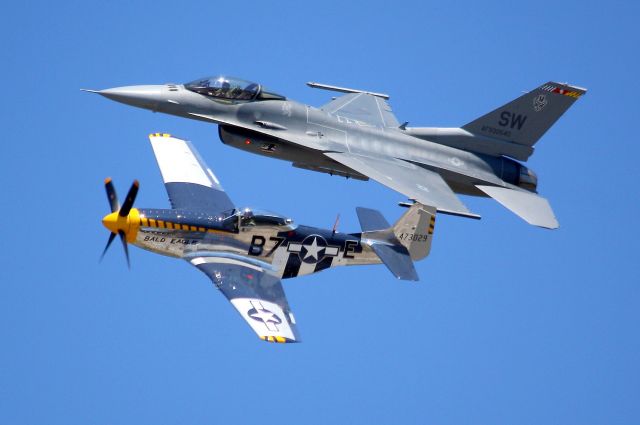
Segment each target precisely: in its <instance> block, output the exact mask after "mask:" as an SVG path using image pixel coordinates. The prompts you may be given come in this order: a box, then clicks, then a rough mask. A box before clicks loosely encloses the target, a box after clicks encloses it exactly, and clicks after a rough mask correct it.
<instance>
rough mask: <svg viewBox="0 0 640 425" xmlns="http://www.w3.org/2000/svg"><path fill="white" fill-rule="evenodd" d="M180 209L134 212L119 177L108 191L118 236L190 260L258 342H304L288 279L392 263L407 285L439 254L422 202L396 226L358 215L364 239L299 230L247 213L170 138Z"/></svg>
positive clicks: (169, 182)
mask: <svg viewBox="0 0 640 425" xmlns="http://www.w3.org/2000/svg"><path fill="white" fill-rule="evenodd" d="M149 139H150V141H151V146H152V148H153V152H154V154H155V157H156V160H157V162H158V166H159V167H160V172H161V174H162V179H163V180H164V185H165V189H166V190H167V193H168V195H169V200H170V202H171V206H172V208H171V209H147V208H140V209H138V208H133V204H134V202H135V198H136V195H137V193H138V186H139V185H138V182H137V181H135V182H134V183H133V185H132V186H131V188H130V189H129V192H128V193H127V196H126V199H125V201H124V203H123V204H122V205H120V204H119V202H118V198H117V196H116V192H115V189H114V187H113V183H112V182H111V179H106V180H105V188H106V192H107V197H108V199H109V204H110V207H111V213H110V214H108V215H106V216H105V217H104V218H103V220H102V223H103V224H104V226H105V227H106V228H107V229H108V230H109V231H110V232H111V234H110V236H109V240H108V241H107V245H106V247H105V249H104V251H103V253H102V255H103V256H104V254H105V253H106V252H107V249H108V248H109V246H110V245H111V243H112V242H113V240H114V239H115V238H116V236H119V237H120V239H121V241H122V244H123V246H124V250H125V254H126V258H127V264H128V263H129V249H128V244H129V243H132V244H134V245H136V246H138V247H140V248H143V249H146V250H149V251H152V252H155V253H158V254H162V255H167V256H170V257H176V258H182V259H184V260H186V261H188V262H189V263H191V264H192V265H194V266H195V267H197V268H198V269H200V270H201V271H202V272H204V273H205V274H206V275H207V276H208V277H209V278H210V279H211V281H212V283H213V284H214V286H215V287H216V288H218V289H219V290H220V292H222V294H223V295H224V296H225V297H226V298H227V299H228V300H229V301H230V302H231V304H232V305H233V306H234V307H235V308H236V310H238V312H239V313H240V315H241V316H242V317H243V318H244V319H245V320H246V321H247V323H248V324H249V325H250V326H251V328H252V329H253V330H254V331H255V333H256V334H258V336H259V337H260V338H261V339H263V340H265V341H269V342H299V341H300V336H299V334H298V331H297V328H296V325H295V319H294V317H293V314H292V313H291V309H290V308H289V304H288V302H287V299H286V297H285V294H284V290H283V288H282V284H281V282H280V280H281V279H287V278H292V277H296V276H302V275H306V274H311V273H316V272H319V271H322V270H325V269H328V268H330V267H337V266H350V265H366V264H380V263H384V264H385V265H386V266H387V268H388V269H389V270H390V271H391V272H392V273H393V274H394V276H396V277H397V278H398V279H405V280H418V275H417V273H416V270H415V268H414V266H413V261H415V260H419V259H422V258H425V257H426V256H427V255H428V254H429V251H430V250H431V243H432V240H433V230H434V226H435V216H436V209H435V208H433V207H429V206H425V205H421V204H420V203H417V202H416V203H414V204H412V205H410V206H408V210H407V211H406V212H405V214H404V215H402V217H400V219H399V220H398V221H397V222H396V223H395V224H394V225H393V226H391V225H389V223H387V221H386V220H385V218H384V217H383V216H382V214H380V212H378V211H375V210H371V209H367V208H358V209H357V210H356V212H357V214H358V219H359V221H360V225H361V227H362V232H360V233H350V234H346V233H340V232H338V231H337V230H336V228H335V226H334V229H333V230H325V229H319V228H315V227H309V226H303V225H296V224H294V222H293V221H292V220H291V219H289V218H286V217H283V216H281V215H279V214H275V213H271V212H264V211H258V210H254V209H249V208H241V209H238V208H236V207H235V206H234V204H233V203H232V201H231V199H230V198H229V196H228V195H227V194H226V193H225V192H224V190H223V189H222V186H221V185H220V183H219V181H218V179H217V178H216V176H215V175H214V174H213V172H212V171H211V169H210V168H208V167H207V165H206V164H205V163H204V161H203V160H202V158H201V157H200V155H198V153H197V151H196V150H195V149H194V148H193V146H192V145H191V143H189V142H187V141H184V140H181V139H178V138H175V137H171V136H170V135H168V134H159V133H158V134H152V135H150V136H149Z"/></svg>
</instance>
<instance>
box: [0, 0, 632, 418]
mask: <svg viewBox="0 0 640 425" xmlns="http://www.w3.org/2000/svg"><path fill="white" fill-rule="evenodd" d="M3 9H4V10H3V13H2V15H1V16H0V24H1V25H0V36H2V40H3V42H2V44H1V45H0V55H1V56H0V59H2V61H1V63H2V66H1V67H0V77H2V81H3V87H2V91H3V102H2V103H0V112H1V116H2V117H3V118H2V121H3V126H2V127H3V128H2V130H3V132H2V134H3V143H2V146H3V147H2V152H3V154H2V155H1V156H0V159H1V161H2V167H0V173H1V176H2V180H1V181H2V186H3V197H2V198H3V201H2V206H3V211H4V224H3V228H4V232H3V242H2V243H1V244H0V258H2V267H1V268H0V341H2V344H1V346H0V347H1V349H0V365H1V366H0V423H2V424H66V425H68V424H86V423H91V424H184V423H239V424H243V423H256V422H260V423H266V424H271V423H278V424H281V423H309V424H326V423H330V422H336V423H351V424H365V423H367V424H368V423H407V424H414V423H415V424H423V423H437V424H468V423H490V424H513V423H518V424H535V425H540V424H552V423H553V424H556V423H557V424H564V425H568V424H581V425H583V424H633V423H638V422H639V421H640V403H638V400H639V399H640V366H639V363H638V358H640V337H639V333H638V323H639V319H640V312H639V311H640V310H639V308H638V306H639V305H640V290H639V284H640V280H639V279H638V272H639V271H640V270H639V265H638V248H637V245H636V241H637V240H638V236H640V235H639V231H638V225H637V217H638V215H639V213H640V208H639V202H638V201H639V199H638V190H637V180H638V178H639V177H640V173H639V172H638V168H637V163H638V162H637V157H638V156H639V155H640V150H639V149H638V147H637V146H638V144H637V140H636V139H637V137H636V135H635V131H634V129H635V127H636V125H635V124H636V122H637V114H638V100H637V97H638V89H639V83H638V77H637V76H638V73H639V71H640V69H639V68H640V67H639V66H638V58H637V45H638V42H639V41H640V31H639V30H638V29H637V24H636V22H635V21H636V20H637V17H638V16H639V15H640V7H639V6H638V5H637V4H636V3H633V2H608V3H607V4H606V5H605V4H602V3H598V2H592V3H586V4H585V3H584V2H457V3H456V5H449V4H446V2H396V3H393V4H391V3H389V2H366V3H365V2H363V3H361V4H356V3H352V2H331V1H328V2H321V3H315V4H304V3H302V2H278V3H274V2H234V3H229V4H212V3H211V2H200V3H187V4H180V5H176V4H171V3H169V2H163V1H155V2H136V3H133V2H89V1H83V2H79V1H77V2H63V3H61V4H58V3H51V2H41V3H37V2H30V3H28V4H27V3H17V2H11V3H8V4H6V5H5V6H4V8H3ZM218 73H226V74H230V75H236V76H240V77H243V78H246V79H251V80H256V81H259V82H261V83H263V84H265V85H267V86H268V87H270V88H271V89H273V90H274V91H277V92H281V93H283V94H286V95H287V96H289V97H291V98H293V99H296V100H299V101H303V102H306V103H309V104H313V105H321V104H322V103H324V102H326V101H327V100H328V98H329V96H330V94H329V93H326V92H322V91H315V90H312V89H309V88H307V87H306V86H305V84H304V83H305V82H306V81H320V82H326V83H330V84H336V85H343V86H352V87H358V88H364V89H368V90H372V91H380V92H386V93H390V94H391V104H392V106H393V108H394V111H395V113H396V114H397V116H398V117H399V119H400V120H401V121H404V120H406V121H409V122H410V123H411V124H412V125H416V126H418V125H422V126H459V125H462V124H464V123H466V122H468V121H470V120H472V119H474V118H476V117H478V116H480V115H482V114H484V113H485V112H487V111H489V110H491V109H493V108H495V107H497V106H499V105H501V104H503V103H505V102H506V101H508V100H510V99H512V98H514V97H516V96H518V95H519V94H520V93H521V91H523V90H529V89H531V88H534V87H536V86H537V85H539V84H540V83H543V82H546V81H549V80H556V81H568V82H570V83H573V84H577V85H580V86H584V87H587V88H588V89H589V92H588V94H587V95H586V96H585V97H583V98H581V99H580V100H579V101H578V102H577V103H576V104H575V105H574V106H573V108H572V109H571V110H569V111H568V113H567V114H566V115H565V116H564V117H563V118H562V119H561V120H560V121H559V122H558V123H557V124H556V125H555V126H554V127H553V128H552V129H551V130H550V131H549V132H548V133H547V135H545V137H544V138H543V139H542V141H541V142H540V143H539V145H537V151H536V154H535V156H534V157H533V158H532V159H531V161H529V163H528V165H529V166H531V168H533V169H534V170H536V172H537V173H538V175H539V176H540V186H539V189H540V192H541V193H542V194H543V195H544V196H546V197H547V198H549V200H550V201H551V203H552V205H553V206H554V209H555V211H556V215H557V216H558V218H559V221H560V223H561V228H560V229H559V230H557V231H545V230H542V229H538V228H533V227H530V226H528V225H526V224H525V223H524V222H522V221H520V220H519V219H518V218H517V217H515V216H514V215H513V214H511V213H510V212H508V211H506V210H505V209H503V208H502V207H501V206H499V205H498V204H497V203H495V202H492V201H490V200H487V199H476V198H465V199H464V202H465V203H466V204H467V205H469V206H470V208H471V209H472V210H473V211H474V212H477V213H480V214H482V216H483V219H482V220H481V221H473V220H465V219H462V218H456V217H448V216H441V217H439V219H438V222H437V226H436V237H435V242H434V245H433V250H432V254H431V256H430V257H429V258H427V259H426V260H424V261H422V262H420V263H418V264H417V269H418V272H419V274H420V276H421V279H422V280H421V282H420V283H419V284H408V283H403V282H398V281H396V280H395V279H394V278H393V277H392V276H391V274H390V273H389V272H388V271H387V270H386V269H385V268H384V267H382V266H375V267H353V268H344V269H333V270H329V271H326V272H323V273H321V274H318V275H315V276H308V277H303V278H299V279H295V280H289V281H286V282H285V290H286V291H287V294H288V298H289V302H290V304H291V305H292V308H293V310H294V311H295V313H296V318H297V320H298V323H299V328H300V331H301V333H302V336H303V338H304V342H303V343H302V344H297V345H287V346H280V345H271V344H265V343H262V342H261V341H259V340H258V339H257V338H256V337H255V336H254V335H253V333H252V332H251V331H250V329H249V328H248V327H247V326H246V324H245V323H244V322H243V321H242V320H241V319H240V317H238V315H237V313H236V312H235V311H234V310H233V309H232V308H231V306H230V305H228V303H227V301H226V300H225V299H224V298H223V297H222V296H221V294H219V293H217V292H216V291H215V289H214V288H213V287H212V286H211V284H210V283H209V281H208V280H207V279H206V277H205V276H204V275H202V274H201V273H199V272H198V271H197V270H195V269H193V268H192V267H190V266H189V265H188V264H186V263H184V262H180V261H177V260H173V259H169V258H163V257H159V256H156V255H153V254H151V253H148V252H144V251H141V250H138V249H135V248H133V249H132V252H131V259H132V269H131V271H128V270H127V268H126V264H125V261H124V256H123V254H122V252H120V251H121V250H120V249H119V247H118V246H114V247H113V249H112V250H111V251H110V252H109V253H108V255H107V256H106V258H105V260H104V261H103V262H102V263H101V264H99V263H98V257H99V255H100V252H101V250H102V248H103V246H104V243H105V241H106V239H107V236H108V233H107V231H106V230H105V229H104V228H103V227H102V225H101V223H100V219H101V218H102V216H103V215H104V214H105V213H107V212H108V204H107V200H106V197H105V195H104V189H103V183H102V181H103V179H104V178H105V177H106V176H112V177H113V178H114V181H115V183H116V187H117V188H118V190H119V191H120V192H121V193H124V192H125V191H126V189H127V188H128V186H129V185H130V184H131V181H132V180H133V179H134V178H137V179H139V180H140V182H141V190H140V194H139V196H138V199H137V201H136V205H137V206H140V207H164V206H167V205H168V203H167V197H166V193H165V192H164V188H163V185H162V183H161V178H160V174H159V172H158V170H157V168H156V165H155V161H154V159H153V156H152V152H151V148H150V146H149V143H148V141H147V134H148V133H151V132H158V131H160V132H169V133H172V134H175V135H177V136H181V137H184V138H187V139H189V140H191V141H192V142H193V143H194V144H195V145H196V146H197V148H198V149H199V150H200V152H201V154H202V155H203V157H204V158H205V159H206V161H207V162H208V163H209V165H210V166H211V167H212V168H213V169H214V170H215V172H216V174H217V175H218V176H219V178H220V179H221V180H222V183H223V185H224V186H225V188H226V189H227V191H228V192H229V194H230V196H231V197H232V199H233V200H234V201H235V202H236V203H237V204H238V205H255V206H260V207H263V208H267V209H270V210H275V211H279V212H281V213H283V214H287V215H290V216H292V217H294V218H295V219H296V221H298V222H300V223H305V224H309V225H316V226H326V227H329V226H331V225H332V224H333V221H334V219H335V215H336V214H337V213H340V214H341V230H343V231H357V230H358V229H359V227H358V224H357V220H356V216H355V211H354V209H355V207H356V206H367V207H372V208H377V209H379V210H381V211H382V212H383V213H384V215H385V216H387V218H388V219H389V220H395V219H396V217H397V216H399V215H400V214H401V212H402V211H401V210H400V209H399V208H398V207H396V206H395V205H396V203H397V202H398V201H401V200H402V198H401V196H400V195H398V194H396V193H394V192H392V191H390V190H387V189H385V188H383V187H381V186H379V185H377V184H375V183H373V182H368V183H363V182H356V181H345V180H344V179H341V178H338V177H329V176H327V175H322V174H317V173H312V172H308V171H303V170H299V169H295V168H292V167H291V165H290V164H288V163H285V162H278V161H273V160H269V159H267V158H262V157H257V156H251V155H249V154H245V153H243V152H241V151H238V150H234V149H232V148H230V147H227V146H225V145H223V144H222V143H220V141H219V139H218V136H217V129H216V127H215V126H212V125H208V124H204V123H200V122H195V121H187V120H184V119H179V118H175V117H170V116H166V115H160V114H153V113H151V112H148V111H143V110H136V109H133V108H128V107H126V106H124V105H119V104H116V103H113V102H110V101H107V100H106V99H103V98H100V97H99V96H94V95H90V94H87V93H82V92H80V91H79V89H80V88H97V89H100V88H108V87H116V86H122V85H130V84H145V83H147V84H161V83H166V82H185V81H189V80H192V79H195V78H197V77H201V76H204V75H210V74H218Z"/></svg>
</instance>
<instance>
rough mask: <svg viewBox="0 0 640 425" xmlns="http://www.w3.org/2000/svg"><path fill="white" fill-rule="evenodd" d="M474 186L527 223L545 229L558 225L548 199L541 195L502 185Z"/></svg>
mask: <svg viewBox="0 0 640 425" xmlns="http://www.w3.org/2000/svg"><path fill="white" fill-rule="evenodd" d="M476 187H477V188H478V189H480V190H481V191H483V192H484V193H486V194H487V195H489V196H490V197H492V198H493V199H495V200H496V201H498V202H499V203H500V204H502V206H504V207H505V208H507V209H509V210H511V211H512V212H513V213H515V214H516V215H517V216H518V217H520V218H522V219H523V220H524V221H526V222H527V223H529V224H532V225H534V226H538V227H544V228H546V229H557V228H558V227H559V224H558V220H557V219H556V217H555V215H554V214H553V210H552V209H551V205H549V201H547V200H546V199H545V198H543V197H542V196H538V195H536V194H535V193H531V192H526V191H524V190H515V189H506V188H504V187H496V186H483V185H476Z"/></svg>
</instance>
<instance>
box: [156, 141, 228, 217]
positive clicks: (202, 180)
mask: <svg viewBox="0 0 640 425" xmlns="http://www.w3.org/2000/svg"><path fill="white" fill-rule="evenodd" d="M149 140H150V141H151V147H152V148H153V153H154V154H155V156H156V161H157V162H158V166H159V167H160V172H161V173H162V179H163V180H164V186H165V188H166V189H167V193H168V194H169V201H170V202H171V206H172V207H173V208H174V209H190V210H206V211H208V212H211V213H218V212H222V211H228V210H231V209H233V208H235V206H234V205H233V202H231V199H229V196H227V194H226V192H225V191H224V189H223V188H222V186H221V185H220V182H219V181H218V179H217V178H216V176H215V175H214V174H213V172H212V171H211V169H210V168H209V167H207V165H206V164H205V163H204V161H203V160H202V158H200V155H199V154H198V152H197V151H196V150H195V148H194V147H193V146H192V145H191V143H189V142H188V141H186V140H181V139H178V138H176V137H172V136H171V135H169V134H161V133H155V134H150V135H149Z"/></svg>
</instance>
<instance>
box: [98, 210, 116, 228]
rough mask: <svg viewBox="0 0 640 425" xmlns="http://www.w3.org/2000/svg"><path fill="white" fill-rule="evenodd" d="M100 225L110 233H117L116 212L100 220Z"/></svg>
mask: <svg viewBox="0 0 640 425" xmlns="http://www.w3.org/2000/svg"><path fill="white" fill-rule="evenodd" d="M102 225H103V226H104V227H106V228H107V230H109V231H110V232H111V233H118V212H117V211H116V212H112V213H111V214H107V215H105V216H104V217H103V218H102Z"/></svg>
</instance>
